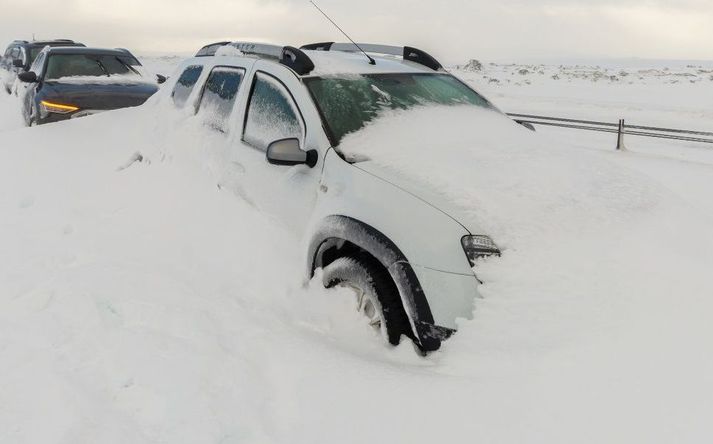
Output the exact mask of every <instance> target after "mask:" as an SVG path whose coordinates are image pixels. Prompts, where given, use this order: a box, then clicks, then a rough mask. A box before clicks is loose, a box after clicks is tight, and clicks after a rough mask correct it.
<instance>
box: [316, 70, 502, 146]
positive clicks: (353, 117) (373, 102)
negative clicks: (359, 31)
mask: <svg viewBox="0 0 713 444" xmlns="http://www.w3.org/2000/svg"><path fill="white" fill-rule="evenodd" d="M305 82H306V84H307V87H308V88H309V90H310V92H311V94H312V97H313V98H314V100H315V102H316V104H317V106H318V107H319V109H320V111H321V113H322V116H323V118H324V120H325V122H324V124H325V126H326V127H327V128H329V131H330V133H331V138H332V142H333V143H334V144H339V142H340V141H341V140H342V138H343V137H344V136H345V135H347V134H349V133H353V132H355V131H358V130H359V129H361V128H363V127H364V125H366V124H367V123H368V122H370V121H371V120H373V119H374V118H376V117H377V116H378V115H379V114H380V113H381V112H383V111H386V110H394V109H396V110H399V109H401V110H403V109H409V108H413V107H414V106H418V105H429V104H434V105H474V106H478V107H483V108H492V105H491V104H490V102H488V101H487V100H486V99H485V98H484V97H482V96H481V95H479V94H478V93H477V92H475V91H473V90H472V89H471V88H469V87H468V86H466V85H465V84H464V83H463V82H461V81H460V80H458V79H456V78H455V77H453V76H452V75H450V74H424V73H397V74H372V75H358V76H349V77H312V78H309V79H305Z"/></svg>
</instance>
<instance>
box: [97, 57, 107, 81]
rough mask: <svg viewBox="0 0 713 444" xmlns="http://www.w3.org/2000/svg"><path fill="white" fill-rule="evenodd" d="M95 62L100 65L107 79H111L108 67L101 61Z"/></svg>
mask: <svg viewBox="0 0 713 444" xmlns="http://www.w3.org/2000/svg"><path fill="white" fill-rule="evenodd" d="M94 61H95V62H97V65H99V68H100V69H101V70H102V71H104V74H106V76H107V77H109V71H107V69H106V67H105V66H104V64H103V63H102V62H100V61H99V59H94Z"/></svg>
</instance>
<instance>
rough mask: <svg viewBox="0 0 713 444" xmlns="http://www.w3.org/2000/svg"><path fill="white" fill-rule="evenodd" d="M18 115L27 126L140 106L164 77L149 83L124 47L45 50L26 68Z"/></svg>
mask: <svg viewBox="0 0 713 444" xmlns="http://www.w3.org/2000/svg"><path fill="white" fill-rule="evenodd" d="M18 79H19V80H20V81H22V82H25V83H27V84H28V85H29V86H28V87H27V90H26V92H25V93H24V96H23V98H22V114H23V116H24V118H25V123H26V124H27V125H28V126H31V125H40V124H43V123H49V122H57V121H60V120H66V119H70V118H74V117H81V116H86V115H88V114H94V113H97V112H101V111H107V110H112V109H118V108H127V107H131V106H138V105H141V104H142V103H144V102H145V101H146V100H147V99H148V98H149V97H151V96H152V95H153V94H154V93H155V92H156V91H158V85H157V83H163V82H164V81H165V77H163V76H158V78H157V79H151V78H149V77H148V76H147V74H145V73H143V70H142V67H141V63H139V61H138V60H137V59H136V57H134V56H133V55H132V54H131V53H130V52H129V51H128V50H126V49H100V48H84V47H74V48H67V47H54V48H53V47H45V48H44V49H43V50H42V51H41V52H40V53H39V55H38V56H37V58H36V59H35V61H34V63H33V64H32V66H31V67H30V69H29V70H28V71H26V72H23V73H20V74H18Z"/></svg>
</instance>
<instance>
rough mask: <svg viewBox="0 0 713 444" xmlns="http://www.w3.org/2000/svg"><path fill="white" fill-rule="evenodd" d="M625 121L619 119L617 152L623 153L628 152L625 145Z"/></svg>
mask: <svg viewBox="0 0 713 444" xmlns="http://www.w3.org/2000/svg"><path fill="white" fill-rule="evenodd" d="M624 126H625V125H624V119H619V130H618V131H617V138H616V150H617V151H623V150H626V146H625V145H624Z"/></svg>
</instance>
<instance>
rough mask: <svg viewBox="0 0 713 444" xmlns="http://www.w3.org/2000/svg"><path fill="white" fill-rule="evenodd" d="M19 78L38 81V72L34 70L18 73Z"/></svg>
mask: <svg viewBox="0 0 713 444" xmlns="http://www.w3.org/2000/svg"><path fill="white" fill-rule="evenodd" d="M17 78H18V79H20V81H21V82H25V83H34V82H36V81H37V74H35V73H34V72H33V71H26V72H21V73H20V74H18V75H17Z"/></svg>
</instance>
